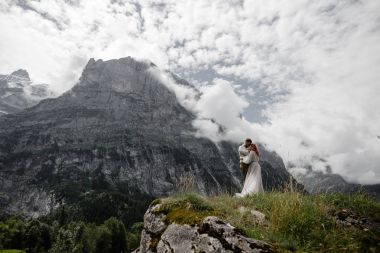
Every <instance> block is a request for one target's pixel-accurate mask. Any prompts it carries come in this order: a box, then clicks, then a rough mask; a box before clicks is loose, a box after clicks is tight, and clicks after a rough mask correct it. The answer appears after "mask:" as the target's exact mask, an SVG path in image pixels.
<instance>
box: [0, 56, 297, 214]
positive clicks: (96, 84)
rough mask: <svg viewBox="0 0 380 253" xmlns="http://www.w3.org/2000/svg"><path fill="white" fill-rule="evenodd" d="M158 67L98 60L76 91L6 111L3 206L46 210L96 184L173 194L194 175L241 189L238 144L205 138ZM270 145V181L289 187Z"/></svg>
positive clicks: (203, 188) (0, 157) (266, 172)
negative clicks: (157, 71) (181, 181)
mask: <svg viewBox="0 0 380 253" xmlns="http://www.w3.org/2000/svg"><path fill="white" fill-rule="evenodd" d="M151 68H157V67H156V66H155V65H154V64H152V63H148V62H139V61H136V60H134V59H132V58H130V57H128V58H122V59H119V60H110V61H102V60H98V61H95V60H94V59H91V60H90V61H89V62H88V64H87V66H86V68H85V69H84V71H83V74H82V76H81V78H80V80H79V82H78V83H77V84H76V85H75V86H74V87H73V88H72V89H71V90H70V91H68V92H66V93H64V94H63V95H61V96H60V97H58V98H54V99H46V100H43V101H41V102H40V103H39V104H38V105H36V106H34V107H31V108H28V109H26V110H24V111H21V112H19V113H17V114H9V115H4V116H2V117H1V118H0V209H1V210H3V211H5V212H17V211H23V212H26V213H28V214H30V215H32V216H38V215H40V214H45V213H47V212H49V211H50V210H51V209H53V208H54V207H56V206H57V205H58V203H68V202H70V201H74V200H75V197H76V196H78V195H80V194H86V192H88V191H90V190H94V189H95V190H108V191H116V192H120V193H123V194H127V195H133V194H134V193H136V192H139V193H143V194H147V195H150V196H166V195H169V194H171V193H173V192H174V191H175V190H176V184H177V182H178V180H179V178H180V177H181V175H183V174H184V173H187V174H191V175H192V176H193V177H194V179H195V185H196V188H197V189H198V190H199V191H200V192H202V193H203V194H208V195H212V194H216V193H219V192H222V191H226V190H227V191H236V190H240V187H241V182H242V178H241V177H242V175H241V173H240V171H239V167H238V155H237V146H238V145H237V144H231V143H227V142H221V143H219V144H215V143H213V142H211V141H210V140H208V139H206V138H197V137H195V136H194V134H193V133H194V129H193V127H192V124H191V122H192V120H193V119H194V115H193V114H192V113H191V112H189V111H187V110H186V109H185V108H183V107H182V106H181V105H180V103H179V102H178V101H177V98H176V96H175V94H174V93H173V92H172V91H171V90H169V89H168V88H167V87H166V86H165V85H164V84H163V83H161V81H160V80H158V79H157V78H156V77H155V76H154V75H153V74H152V73H151V71H150V70H151ZM179 85H184V84H181V83H180V84H179ZM262 153H263V157H262V160H261V164H262V167H263V181H264V187H265V188H266V189H271V188H277V189H278V188H281V187H283V185H284V184H285V183H286V182H287V181H288V180H289V178H290V174H289V173H288V172H287V171H286V169H285V166H284V164H283V162H282V160H281V158H279V157H278V156H277V155H276V154H275V153H271V152H267V151H265V149H264V148H263V150H262ZM293 180H294V179H293Z"/></svg>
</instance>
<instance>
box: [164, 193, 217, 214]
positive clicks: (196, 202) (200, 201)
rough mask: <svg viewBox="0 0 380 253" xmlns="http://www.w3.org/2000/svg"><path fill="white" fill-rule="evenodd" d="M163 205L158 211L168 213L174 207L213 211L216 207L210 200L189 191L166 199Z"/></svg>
mask: <svg viewBox="0 0 380 253" xmlns="http://www.w3.org/2000/svg"><path fill="white" fill-rule="evenodd" d="M161 204H162V205H161V207H160V209H159V210H157V212H162V213H165V214H168V213H169V212H170V211H171V210H174V209H189V210H190V209H192V210H194V211H198V212H207V211H213V210H214V208H213V207H212V206H211V204H210V203H209V202H208V200H207V199H206V198H205V197H203V196H201V195H199V194H196V193H187V194H184V195H181V196H176V197H172V198H167V199H164V200H163V201H162V202H161Z"/></svg>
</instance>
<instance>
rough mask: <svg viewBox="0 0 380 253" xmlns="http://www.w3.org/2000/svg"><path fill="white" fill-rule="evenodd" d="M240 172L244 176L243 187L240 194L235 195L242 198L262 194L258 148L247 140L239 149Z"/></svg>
mask: <svg viewBox="0 0 380 253" xmlns="http://www.w3.org/2000/svg"><path fill="white" fill-rule="evenodd" d="M239 155H240V170H241V171H242V173H243V175H244V178H245V179H244V186H243V190H242V191H241V193H236V194H235V196H237V197H244V196H245V195H247V194H251V193H263V192H264V188H263V182H262V179H261V167H260V164H259V157H260V153H259V148H258V147H257V145H256V144H254V143H252V140H251V139H249V138H247V139H245V141H244V143H243V144H242V145H241V146H240V147H239Z"/></svg>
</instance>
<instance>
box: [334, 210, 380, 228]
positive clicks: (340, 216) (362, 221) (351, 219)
mask: <svg viewBox="0 0 380 253" xmlns="http://www.w3.org/2000/svg"><path fill="white" fill-rule="evenodd" d="M332 216H333V218H334V220H335V222H336V223H337V224H339V225H342V226H347V227H350V226H353V227H357V228H360V229H362V230H364V231H372V232H376V231H380V222H376V221H374V220H372V219H370V218H368V217H363V216H360V215H359V214H358V213H356V212H354V211H352V210H350V209H340V210H337V211H334V212H333V213H332Z"/></svg>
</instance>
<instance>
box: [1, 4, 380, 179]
mask: <svg viewBox="0 0 380 253" xmlns="http://www.w3.org/2000/svg"><path fill="white" fill-rule="evenodd" d="M16 3H17V1H10V0H8V1H2V2H1V3H0V21H1V22H0V29H1V33H0V59H1V61H0V73H10V72H12V71H14V70H15V69H18V68H26V69H28V70H29V72H30V74H31V77H32V78H33V79H35V80H36V81H40V82H47V83H51V84H52V85H53V86H54V88H55V89H56V90H59V91H63V90H66V89H68V88H70V87H71V86H72V85H74V84H75V82H76V80H77V79H78V77H79V75H80V72H81V69H82V68H83V67H84V65H85V64H86V62H87V60H88V59H89V58H91V57H94V58H102V59H104V60H107V59H111V58H120V57H124V56H127V55H131V56H132V57H136V58H144V59H150V60H152V61H153V62H155V63H156V64H157V65H158V66H160V67H161V68H164V69H165V68H168V69H170V70H172V71H174V72H178V73H181V74H183V75H184V77H186V78H190V79H195V83H197V84H202V83H204V81H205V80H197V78H194V76H197V74H198V73H200V71H203V70H210V69H211V70H214V71H215V72H216V74H214V76H213V77H211V78H210V79H209V83H208V86H205V87H203V86H202V85H200V86H201V87H203V88H201V91H202V94H203V95H202V96H201V98H200V100H199V101H196V100H194V99H192V98H191V97H192V96H193V95H194V94H193V91H192V90H191V89H190V90H189V89H184V88H183V87H179V88H178V87H177V88H176V87H174V86H173V87H172V89H175V90H176V93H177V96H178V97H179V99H181V100H182V101H183V102H184V104H185V106H187V107H188V108H190V109H191V110H193V111H194V112H195V113H197V115H198V116H199V117H198V120H197V121H195V122H194V125H195V126H197V127H198V128H199V134H206V133H207V136H209V137H210V136H211V138H213V139H220V138H226V139H231V140H237V139H239V140H240V138H244V137H246V136H247V135H249V136H252V137H254V138H255V139H256V140H260V141H262V142H265V143H266V144H268V146H270V147H272V148H273V149H275V150H277V151H278V152H279V153H280V154H281V155H282V156H283V158H284V159H285V160H286V161H288V160H289V161H293V162H297V161H299V163H300V164H304V163H305V161H307V162H309V163H312V164H313V165H314V167H315V168H317V169H320V170H323V169H324V167H325V166H327V165H330V166H331V167H332V170H333V172H335V173H340V174H341V175H342V176H344V177H345V178H346V179H348V180H350V181H354V182H361V183H378V182H380V167H379V166H378V164H380V163H379V162H380V155H379V154H380V152H379V151H380V147H379V146H380V140H379V139H378V138H377V137H376V136H378V135H380V130H379V126H380V121H379V119H380V111H379V110H377V109H376V108H380V100H379V99H378V97H379V95H380V85H379V80H380V72H379V71H378V70H379V69H380V54H379V52H380V14H379V13H380V2H379V1H373V0H364V1H332V0H322V1H308V0H296V1H291V2H289V1H286V0H246V1H241V0H230V1H225V0H215V1H203V0H194V1H185V0H170V1H169V0H168V1H150V0H140V1H136V0H130V1H104V0H82V1H78V3H77V4H70V3H68V2H67V1H59V0H52V1H20V2H19V3H24V6H23V7H22V6H20V5H17V4H16ZM26 4H28V6H25V5H26ZM223 79H224V80H223ZM226 80H229V81H226ZM169 86H170V84H169ZM248 103H250V105H248ZM259 105H261V106H259ZM262 106H265V109H264V110H263V111H261V108H262ZM247 112H250V114H252V113H253V112H255V113H257V114H259V113H264V115H265V117H266V119H267V122H255V123H252V122H249V121H248V120H246V119H245V118H243V119H240V118H239V114H240V113H243V115H244V114H248V113H247ZM209 118H213V119H214V120H215V121H217V122H218V123H220V124H222V125H223V126H225V127H226V129H225V132H224V135H223V136H220V135H218V134H216V133H215V132H216V131H217V130H219V126H218V125H217V124H215V123H213V122H211V121H210V120H209ZM211 132H212V134H211ZM316 157H321V158H323V159H325V160H326V162H321V161H320V159H316Z"/></svg>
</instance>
